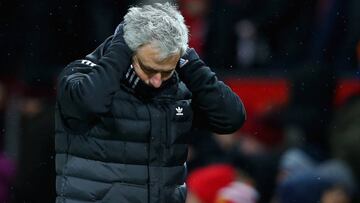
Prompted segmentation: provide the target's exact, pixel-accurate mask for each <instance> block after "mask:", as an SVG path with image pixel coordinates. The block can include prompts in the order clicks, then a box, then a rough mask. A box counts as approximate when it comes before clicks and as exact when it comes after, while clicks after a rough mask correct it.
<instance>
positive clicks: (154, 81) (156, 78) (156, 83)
mask: <svg viewBox="0 0 360 203" xmlns="http://www.w3.org/2000/svg"><path fill="white" fill-rule="evenodd" d="M161 83H162V80H161V73H156V74H155V75H153V76H152V77H151V78H150V84H151V85H152V86H153V87H155V88H159V87H160V86H161Z"/></svg>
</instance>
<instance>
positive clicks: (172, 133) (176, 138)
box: [166, 100, 193, 146]
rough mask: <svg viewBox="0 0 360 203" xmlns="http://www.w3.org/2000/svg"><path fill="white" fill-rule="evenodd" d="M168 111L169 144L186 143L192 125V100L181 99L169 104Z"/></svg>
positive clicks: (167, 131)
mask: <svg viewBox="0 0 360 203" xmlns="http://www.w3.org/2000/svg"><path fill="white" fill-rule="evenodd" d="M166 110H167V113H166V115H167V116H166V129H167V130H166V135H167V139H166V142H167V146H170V145H173V144H184V143H186V140H187V139H186V133H187V132H189V131H190V129H191V127H192V120H193V111H192V108H191V100H179V101H177V102H175V103H172V104H171V105H168V106H167V108H166Z"/></svg>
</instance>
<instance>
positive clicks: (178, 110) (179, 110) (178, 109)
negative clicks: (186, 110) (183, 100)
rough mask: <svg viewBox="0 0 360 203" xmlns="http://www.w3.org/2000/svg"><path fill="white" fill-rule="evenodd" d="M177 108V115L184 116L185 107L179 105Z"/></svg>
mask: <svg viewBox="0 0 360 203" xmlns="http://www.w3.org/2000/svg"><path fill="white" fill-rule="evenodd" d="M175 110H176V112H177V113H176V115H177V116H183V115H184V114H183V112H182V111H183V108H181V107H180V106H178V107H177V108H176V109H175Z"/></svg>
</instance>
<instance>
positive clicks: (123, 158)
mask: <svg viewBox="0 0 360 203" xmlns="http://www.w3.org/2000/svg"><path fill="white" fill-rule="evenodd" d="M187 43H188V31H187V28H186V25H185V24H184V19H183V17H182V16H181V14H180V13H179V11H178V10H177V8H176V7H174V6H172V5H170V4H168V3H165V4H154V5H152V6H150V5H145V6H142V7H132V8H130V9H129V11H128V13H127V14H126V15H125V17H124V22H123V23H121V24H120V25H119V26H118V28H117V29H116V31H115V34H114V36H113V37H110V38H108V39H107V40H106V41H105V42H104V43H103V44H102V45H100V46H99V47H98V48H97V49H96V50H95V51H94V52H93V53H91V54H90V55H88V56H86V58H85V59H83V60H77V61H75V62H73V63H71V64H70V65H68V66H67V67H66V68H65V69H64V70H63V72H62V73H61V74H60V76H59V81H58V89H57V91H58V99H57V101H58V102H57V113H56V153H57V155H56V171H57V179H56V181H57V183H56V190H57V195H58V196H57V199H56V202H57V203H60V202H61V203H70V202H71V203H75V202H78V203H80V202H81V203H84V202H111V203H126V202H130V203H135V202H140V203H142V202H150V203H155V202H164V203H177V202H184V201H185V198H186V186H185V184H184V180H185V176H186V165H185V161H186V157H187V145H186V140H187V137H186V133H187V132H189V131H190V129H191V128H193V127H197V128H208V129H210V130H212V131H215V132H218V133H230V132H233V131H236V130H237V129H238V128H239V127H240V126H241V125H242V124H243V122H244V120H245V112H244V108H243V105H242V103H241V100H240V99H239V97H238V96H237V95H235V94H234V93H233V92H232V91H231V90H230V88H229V87H227V86H226V85H225V84H224V83H223V82H221V81H219V80H218V79H217V77H216V76H215V74H214V73H213V72H212V71H211V70H210V69H209V68H208V67H206V65H205V64H204V62H202V61H201V60H200V59H199V57H198V55H197V54H196V52H195V50H194V49H188V48H187ZM180 57H182V58H180Z"/></svg>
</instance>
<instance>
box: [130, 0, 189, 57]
mask: <svg viewBox="0 0 360 203" xmlns="http://www.w3.org/2000/svg"><path fill="white" fill-rule="evenodd" d="M124 23H125V24H124V39H125V42H126V43H127V44H128V46H129V47H130V49H131V50H133V51H136V50H137V49H138V48H139V47H140V46H142V45H145V44H152V45H155V47H156V48H159V50H160V57H161V59H164V58H166V57H168V56H170V55H173V54H175V53H177V52H180V54H181V56H182V55H183V54H184V53H185V51H186V49H187V47H188V28H187V27H186V25H185V23H184V17H183V16H182V15H181V13H180V12H179V10H178V8H177V7H176V6H175V5H171V4H170V3H164V4H161V3H155V4H153V5H145V6H142V7H131V8H130V9H129V11H128V13H127V14H126V15H125V16H124Z"/></svg>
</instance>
